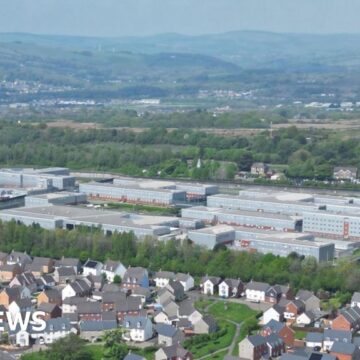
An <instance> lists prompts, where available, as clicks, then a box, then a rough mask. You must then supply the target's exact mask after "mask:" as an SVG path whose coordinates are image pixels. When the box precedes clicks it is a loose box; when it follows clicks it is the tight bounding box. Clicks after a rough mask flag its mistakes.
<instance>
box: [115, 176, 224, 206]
mask: <svg viewBox="0 0 360 360" xmlns="http://www.w3.org/2000/svg"><path fill="white" fill-rule="evenodd" d="M113 184H114V185H128V186H139V187H141V188H143V189H145V188H147V189H168V190H182V191H185V192H186V200H187V201H190V202H192V201H205V200H206V197H207V196H209V195H214V194H217V193H218V192H219V188H218V186H217V185H209V184H201V183H185V182H173V181H164V180H150V179H133V178H115V179H114V180H113Z"/></svg>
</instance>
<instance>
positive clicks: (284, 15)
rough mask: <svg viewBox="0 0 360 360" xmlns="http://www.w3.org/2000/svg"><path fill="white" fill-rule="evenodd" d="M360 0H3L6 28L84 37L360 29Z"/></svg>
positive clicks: (0, 15) (1, 27) (0, 18)
mask: <svg viewBox="0 0 360 360" xmlns="http://www.w3.org/2000/svg"><path fill="white" fill-rule="evenodd" d="M359 14H360V0H0V32H26V33H36V34H61V35H81V36H106V37H114V36H144V35H153V34H160V33H169V32H176V33H181V34H187V35H200V34H208V33H221V32H227V31H236V30H263V31H273V32H293V33H294V32H295V33H322V34H324V33H360V21H359V20H358V18H359Z"/></svg>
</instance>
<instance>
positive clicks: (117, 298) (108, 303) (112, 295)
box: [101, 291, 126, 311]
mask: <svg viewBox="0 0 360 360" xmlns="http://www.w3.org/2000/svg"><path fill="white" fill-rule="evenodd" d="M101 300H102V301H101V308H102V310H103V311H110V310H114V309H115V305H116V304H117V303H121V302H125V301H126V294H125V293H123V292H119V291H116V292H105V293H103V294H102V299H101Z"/></svg>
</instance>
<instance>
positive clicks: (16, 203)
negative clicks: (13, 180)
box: [0, 188, 27, 210]
mask: <svg viewBox="0 0 360 360" xmlns="http://www.w3.org/2000/svg"><path fill="white" fill-rule="evenodd" d="M26 194H27V193H26V191H21V190H16V189H8V188H7V189H4V188H2V189H0V210H1V209H10V208H14V207H21V206H24V205H25V196H26Z"/></svg>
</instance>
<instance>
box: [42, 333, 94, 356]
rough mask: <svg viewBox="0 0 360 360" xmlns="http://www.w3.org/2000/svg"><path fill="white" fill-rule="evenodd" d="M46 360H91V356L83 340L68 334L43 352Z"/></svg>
mask: <svg viewBox="0 0 360 360" xmlns="http://www.w3.org/2000/svg"><path fill="white" fill-rule="evenodd" d="M45 359H46V360H93V355H92V354H91V352H90V351H89V350H88V349H87V348H86V342H85V340H83V339H81V338H79V337H78V336H77V335H75V334H70V335H68V336H66V337H64V338H61V339H59V340H57V341H56V342H54V343H53V344H51V345H50V348H49V350H48V351H46V352H45Z"/></svg>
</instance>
